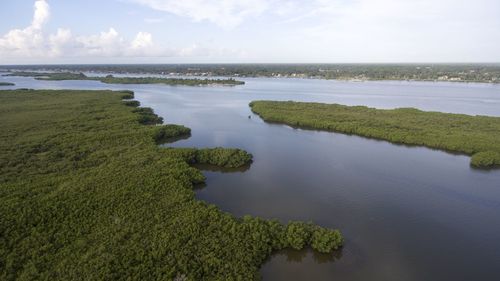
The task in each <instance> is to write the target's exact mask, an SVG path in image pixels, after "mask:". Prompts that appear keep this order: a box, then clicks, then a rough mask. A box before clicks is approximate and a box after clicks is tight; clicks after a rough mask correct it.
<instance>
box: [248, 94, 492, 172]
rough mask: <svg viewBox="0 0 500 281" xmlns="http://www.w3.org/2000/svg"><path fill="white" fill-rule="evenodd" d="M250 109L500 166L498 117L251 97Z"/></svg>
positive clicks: (286, 120)
mask: <svg viewBox="0 0 500 281" xmlns="http://www.w3.org/2000/svg"><path fill="white" fill-rule="evenodd" d="M250 107H251V109H252V111H253V112H255V113H256V114H258V115H259V116H260V117H261V118H262V119H264V121H267V122H275V123H282V124H287V125H290V126H295V127H300V128H306V129H307V128H309V129H318V130H325V131H333V132H340V133H346V134H353V135H359V136H363V137H369V138H375V139H381V140H386V141H389V142H392V143H398V144H407V145H420V146H426V147H430V148H436V149H442V150H446V151H452V152H458V153H464V154H467V155H470V156H472V158H471V165H472V166H474V167H482V168H491V167H498V166H499V165H500V141H499V140H500V117H488V116H470V115H464V114H451V113H441V112H427V111H421V110H418V109H414V108H398V109H390V110H386V109H375V108H369V107H366V106H345V105H339V104H324V103H306V102H293V101H286V102H282V101H253V102H251V103H250Z"/></svg>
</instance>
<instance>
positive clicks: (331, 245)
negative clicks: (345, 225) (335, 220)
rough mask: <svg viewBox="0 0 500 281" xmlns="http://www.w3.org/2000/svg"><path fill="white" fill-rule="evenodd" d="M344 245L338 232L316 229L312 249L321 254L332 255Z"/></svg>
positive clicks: (312, 237)
mask: <svg viewBox="0 0 500 281" xmlns="http://www.w3.org/2000/svg"><path fill="white" fill-rule="evenodd" d="M342 244H343V239H342V235H340V232H339V231H338V230H331V229H325V228H318V227H315V228H314V230H313V232H312V236H311V247H312V248H313V249H314V250H316V251H318V252H320V253H330V252H331V251H333V250H337V249H338V248H339V247H340V246H342Z"/></svg>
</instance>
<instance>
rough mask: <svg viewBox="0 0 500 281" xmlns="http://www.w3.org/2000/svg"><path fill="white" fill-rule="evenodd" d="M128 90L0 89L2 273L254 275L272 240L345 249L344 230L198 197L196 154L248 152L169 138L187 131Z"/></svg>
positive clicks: (204, 158) (200, 159)
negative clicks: (234, 210) (254, 213)
mask: <svg viewBox="0 0 500 281" xmlns="http://www.w3.org/2000/svg"><path fill="white" fill-rule="evenodd" d="M133 97H134V95H133V92H130V91H121V92H112V91H75V90H73V91H71V90H6V91H0V122H1V124H2V130H0V150H1V151H2V154H1V157H0V214H1V215H0V280H5V281H10V280H81V279H82V278H84V279H87V280H125V279H127V280H256V279H259V273H258V268H259V266H260V265H261V264H262V263H263V262H264V261H265V260H266V259H267V258H268V257H269V255H270V254H271V253H272V252H273V251H276V250H279V249H283V248H286V247H292V248H295V249H301V248H302V247H305V246H308V245H309V246H310V247H312V248H313V249H316V250H317V251H320V252H331V251H332V250H335V249H338V248H339V247H340V246H341V245H342V243H343V239H342V236H341V234H340V233H339V232H338V231H337V230H331V229H326V228H321V227H319V226H316V225H313V224H311V223H302V222H290V223H288V224H287V225H283V224H281V223H280V222H278V221H274V220H263V219H260V218H255V217H249V216H245V217H243V218H236V217H234V216H232V215H230V214H228V213H225V212H222V211H220V210H219V209H218V208H217V207H216V206H214V205H211V204H207V203H205V202H203V201H199V200H197V199H196V198H195V196H194V191H193V187H194V184H196V183H200V182H202V181H204V176H203V174H202V173H201V172H200V171H199V170H198V169H196V168H194V167H192V166H191V165H190V164H194V163H208V164H212V165H219V166H224V167H239V166H242V165H245V164H247V163H249V162H250V161H251V159H252V156H251V154H249V153H247V152H245V151H243V150H239V149H226V148H209V149H196V148H163V147H161V146H159V145H158V144H159V143H163V142H165V141H166V140H168V139H169V138H172V137H179V136H182V135H189V133H190V130H189V128H186V127H184V126H180V125H173V124H168V125H164V124H162V123H163V120H162V118H161V117H159V116H157V115H156V114H154V112H153V110H152V109H150V108H142V107H138V106H139V103H138V102H137V101H133V100H132V99H133Z"/></svg>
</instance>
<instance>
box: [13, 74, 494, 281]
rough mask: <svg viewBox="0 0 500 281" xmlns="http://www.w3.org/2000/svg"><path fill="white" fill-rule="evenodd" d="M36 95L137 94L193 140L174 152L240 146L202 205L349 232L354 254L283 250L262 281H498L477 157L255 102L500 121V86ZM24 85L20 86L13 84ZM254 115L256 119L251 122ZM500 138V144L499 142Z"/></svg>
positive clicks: (484, 174)
mask: <svg viewBox="0 0 500 281" xmlns="http://www.w3.org/2000/svg"><path fill="white" fill-rule="evenodd" d="M9 80H10V81H13V82H17V83H18V86H19V87H30V88H113V89H123V88H129V89H133V90H135V91H136V97H137V99H138V100H140V101H141V103H142V104H143V105H144V106H151V107H153V108H154V109H155V111H156V112H157V113H159V114H160V115H161V116H163V117H164V118H165V120H166V122H168V123H179V124H184V125H186V126H188V127H190V128H191V129H192V137H191V138H189V139H186V140H180V141H178V142H176V143H174V144H171V145H172V146H177V147H183V146H198V147H213V146H225V147H238V148H242V149H245V150H247V151H249V152H251V153H252V154H253V155H254V162H253V164H252V165H251V166H250V167H246V168H244V169H236V170H232V171H218V170H206V171H205V172H204V173H205V175H206V176H207V182H206V186H205V187H202V188H200V189H198V190H197V197H198V198H199V199H201V200H205V201H207V202H210V203H213V204H215V205H217V206H219V207H220V208H221V209H222V210H224V211H228V212H231V213H233V214H235V215H237V216H241V215H245V214H250V215H257V216H261V217H264V218H278V219H280V220H281V221H283V222H286V221H288V220H305V221H313V222H315V223H318V224H320V225H322V226H326V227H332V228H339V229H340V230H341V231H342V233H343V235H344V237H345V238H346V244H345V247H344V248H343V249H342V250H341V251H339V252H337V253H334V254H333V255H321V254H318V253H314V252H313V251H311V250H308V249H306V250H304V251H283V252H280V253H276V254H275V255H274V256H273V257H271V258H270V260H269V261H268V262H267V263H266V264H264V266H263V267H262V270H261V273H262V275H263V279H264V280H500V170H492V171H484V170H476V169H471V168H470V167H469V157H467V156H463V155H453V154H449V153H446V152H442V151H437V150H431V149H427V148H422V147H406V146H398V145H393V144H390V143H387V142H383V141H376V140H371V139H365V138H361V137H357V136H347V135H342V134H335V133H327V132H317V131H307V130H299V129H293V128H290V127H288V126H284V125H272V124H266V123H264V122H262V120H261V119H260V118H258V117H257V116H255V115H253V114H252V113H251V112H250V110H249V108H248V103H249V101H251V100H257V99H270V100H301V101H321V102H328V103H332V102H337V103H342V104H348V105H354V104H356V105H369V106H374V107H379V108H394V107H403V106H404V107H409V106H411V107H417V108H421V109H425V110H436V111H445V112H458V113H467V114H482V115H494V116H500V86H499V85H484V84H454V83H426V82H420V83H419V82H364V83H353V82H335V81H321V80H299V79H297V80H294V79H248V80H247V81H248V83H247V85H245V86H238V87H232V88H231V87H205V88H192V87H169V86H160V85H142V86H138V85H135V86H132V85H131V86H128V85H125V86H119V85H103V84H100V83H98V82H92V81H63V82H41V81H34V80H32V79H30V78H14V79H9ZM14 80H15V81H14ZM249 115H250V116H251V118H250V119H249V118H248V116H249ZM499 141H500V140H499Z"/></svg>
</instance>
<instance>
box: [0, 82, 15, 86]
mask: <svg viewBox="0 0 500 281" xmlns="http://www.w3.org/2000/svg"><path fill="white" fill-rule="evenodd" d="M15 85H16V84H14V83H10V82H0V86H15Z"/></svg>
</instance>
